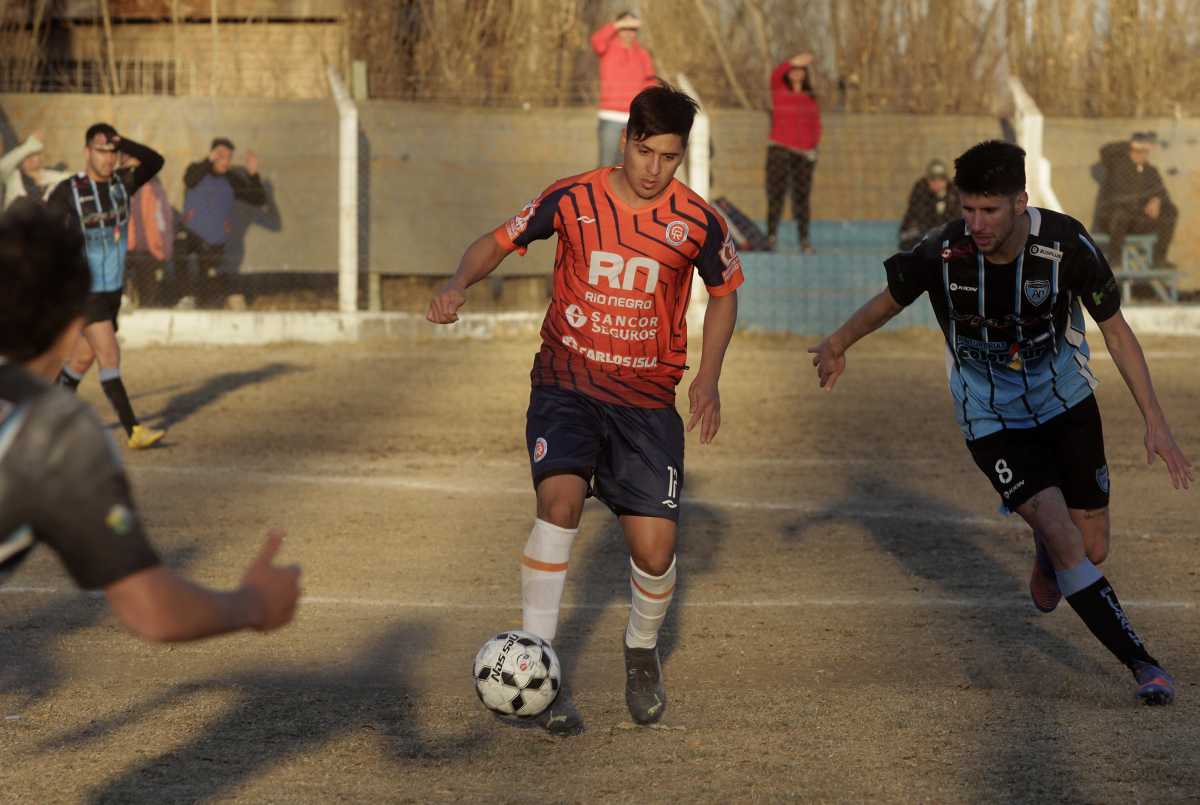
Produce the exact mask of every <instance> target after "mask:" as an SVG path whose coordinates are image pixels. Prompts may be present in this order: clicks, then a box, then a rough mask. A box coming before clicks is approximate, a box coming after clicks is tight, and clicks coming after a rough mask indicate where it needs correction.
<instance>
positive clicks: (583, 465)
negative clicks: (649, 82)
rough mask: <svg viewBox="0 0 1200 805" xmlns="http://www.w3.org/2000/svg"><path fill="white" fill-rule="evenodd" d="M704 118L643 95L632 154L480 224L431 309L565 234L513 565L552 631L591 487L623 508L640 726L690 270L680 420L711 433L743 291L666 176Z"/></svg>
mask: <svg viewBox="0 0 1200 805" xmlns="http://www.w3.org/2000/svg"><path fill="white" fill-rule="evenodd" d="M695 114H696V103H695V101H693V100H692V99H691V98H690V97H688V96H687V95H686V94H684V93H682V92H679V91H677V90H675V89H673V88H671V87H668V86H665V85H664V86H656V87H651V88H649V89H646V90H643V91H642V92H641V93H640V94H639V95H638V96H637V97H636V98H635V99H634V101H633V104H632V106H631V109H630V116H629V124H628V127H627V128H626V130H625V132H624V134H623V135H622V138H621V148H622V151H623V152H624V164H623V165H622V166H619V167H603V168H600V169H598V170H594V171H591V172H589V173H584V174H580V175H578V176H572V177H570V178H567V179H562V180H560V181H557V182H555V183H554V184H552V185H550V186H549V187H548V188H546V190H545V191H543V192H542V193H541V195H539V196H538V197H537V198H535V199H534V200H533V201H531V202H529V204H527V205H525V207H524V209H522V210H521V211H520V212H519V213H518V214H517V215H516V217H514V218H513V219H512V220H510V221H508V223H506V224H504V225H503V226H501V227H499V228H497V229H496V230H495V231H493V232H487V233H485V234H483V235H482V236H481V237H480V238H479V239H478V240H476V241H475V242H474V243H472V244H471V245H470V247H468V248H467V251H466V253H465V254H464V255H463V258H462V261H461V263H460V264H459V267H458V271H457V272H456V273H455V275H454V276H453V277H452V278H451V279H450V280H449V281H448V282H447V283H446V285H445V287H444V288H443V289H442V290H441V291H440V292H439V293H438V294H437V295H436V296H435V297H434V298H433V301H432V302H431V303H430V305H429V312H428V313H427V314H426V315H427V318H428V319H429V320H430V321H432V322H435V323H437V324H448V323H450V322H453V321H456V320H457V319H458V316H457V311H458V309H459V308H460V307H462V305H463V304H464V303H465V302H466V290H467V288H469V287H470V286H472V285H474V284H475V283H477V282H479V281H480V280H482V279H483V278H484V277H486V276H487V275H488V274H489V273H491V272H492V270H494V269H495V268H496V267H497V266H498V265H499V264H500V262H501V261H502V260H503V259H504V258H505V257H507V256H508V254H509V253H510V252H512V251H518V252H521V253H522V254H524V253H525V250H526V248H527V247H528V246H529V244H530V243H532V242H533V241H535V240H542V239H545V238H549V237H551V236H553V235H557V236H558V252H557V256H556V258H555V265H554V297H553V299H552V300H551V302H550V309H549V310H548V311H547V313H546V319H545V322H544V323H543V325H542V347H541V351H540V352H538V354H537V356H536V357H535V358H534V362H533V371H532V373H531V379H532V383H533V391H532V393H531V394H530V398H529V410H528V413H527V418H526V429H525V438H526V444H527V447H528V449H529V458H530V468H531V470H532V474H533V483H534V488H535V489H536V492H537V519H536V520H535V521H534V526H533V531H532V532H531V533H530V535H529V541H528V542H527V543H526V545H525V551H524V555H523V556H522V559H521V565H522V566H521V599H522V608H523V613H524V628H525V630H526V631H530V632H533V633H534V634H537V635H540V636H541V637H543V638H545V639H547V640H552V639H553V638H554V634H555V631H556V629H557V625H558V612H559V603H560V601H561V598H562V592H563V586H564V583H565V581H566V575H567V559H568V556H569V554H570V549H571V543H572V541H573V540H574V539H575V536H576V534H577V533H578V531H579V519H580V515H581V514H582V511H583V503H584V499H585V498H586V497H587V496H588V495H594V496H595V497H597V498H598V499H600V500H602V501H603V502H604V503H606V504H607V505H608V507H609V508H610V509H611V510H612V511H613V513H614V514H615V515H617V517H618V518H619V519H620V522H621V527H622V529H623V530H624V533H625V541H626V543H627V544H628V546H629V552H630V557H631V563H630V564H631V567H630V586H631V588H632V596H633V607H632V609H631V611H630V615H629V623H628V626H627V627H626V629H625V635H624V647H625V648H624V652H625V668H626V674H627V675H626V687H625V701H626V704H627V705H628V706H629V712H630V714H631V715H632V716H633V719H634V720H635V721H637V722H638V723H640V724H648V723H653V722H655V721H658V720H659V719H660V718H661V717H662V715H663V712H664V710H665V709H666V693H665V690H664V688H663V683H662V669H661V665H660V662H659V656H658V649H657V645H658V631H659V628H660V626H661V625H662V622H663V619H664V618H665V617H666V613H667V608H668V606H669V604H670V602H671V597H672V595H673V593H674V590H675V578H676V570H675V538H676V524H677V522H678V519H679V500H680V494H681V492H682V490H683V480H684V472H683V448H684V428H683V422H682V420H681V419H680V417H679V414H678V413H676V411H675V386H676V385H677V384H678V383H679V381H680V379H681V378H682V376H683V372H684V369H685V368H686V367H685V366H684V363H685V361H686V360H687V325H686V318H685V315H686V311H687V306H688V300H689V298H690V295H691V285H692V268H693V266H694V267H695V268H696V269H698V270H699V272H700V277H701V279H702V280H703V281H704V284H705V285H706V286H707V288H708V292H709V297H710V298H709V303H708V309H707V311H706V312H705V316H704V347H703V353H702V355H701V358H700V368H699V371H698V372H697V374H696V377H695V379H694V380H693V381H692V384H691V386H690V387H689V389H688V399H689V402H690V411H691V413H690V418H689V422H688V425H687V429H688V431H691V430H692V429H693V428H695V427H696V425H697V424H698V425H699V426H700V442H701V444H706V443H708V442H711V441H712V439H713V437H715V436H716V434H717V429H718V428H719V427H720V425H721V398H720V395H719V393H718V389H717V383H718V380H719V379H720V376H721V365H722V362H723V360H724V358H725V350H726V347H727V346H728V345H729V340H730V338H731V336H732V335H733V328H734V323H735V322H736V320H737V293H736V290H737V288H738V286H739V285H741V284H742V269H741V262H740V260H739V258H738V256H737V253H736V251H735V250H734V246H733V241H732V239H731V238H730V237H729V233H728V230H727V228H726V226H725V223H724V221H723V220H722V218H721V217H720V215H718V214H717V213H716V212H715V211H714V210H713V208H711V207H710V206H709V205H708V204H707V203H705V202H704V200H703V199H701V198H700V197H699V196H697V195H696V194H695V193H693V192H692V191H691V190H689V189H688V188H687V187H686V186H685V185H683V184H682V183H680V182H678V181H676V180H675V178H674V176H675V171H676V170H677V169H678V167H679V165H680V164H681V162H682V160H683V156H684V151H685V149H686V148H687V141H688V135H689V134H690V132H691V128H692V120H693V118H694V117H695ZM543 724H544V726H546V728H547V729H548V730H550V731H551V732H554V733H558V734H570V733H573V732H577V731H578V730H579V729H581V727H582V723H581V721H580V718H579V715H578V713H576V712H575V711H574V708H573V707H572V706H571V704H570V702H569V701H568V699H567V697H565V696H559V700H558V701H557V702H556V703H555V704H554V705H552V706H551V707H550V709H549V710H547V711H546V713H545V714H544V715H543Z"/></svg>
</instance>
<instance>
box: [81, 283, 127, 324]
mask: <svg viewBox="0 0 1200 805" xmlns="http://www.w3.org/2000/svg"><path fill="white" fill-rule="evenodd" d="M120 312H121V291H105V292H103V293H93V294H88V298H87V301H86V302H84V303H83V326H84V327H86V326H88V325H89V324H95V323H96V322H98V321H111V322H112V326H113V330H114V331H115V330H117V329H118V325H117V314H118V313H120Z"/></svg>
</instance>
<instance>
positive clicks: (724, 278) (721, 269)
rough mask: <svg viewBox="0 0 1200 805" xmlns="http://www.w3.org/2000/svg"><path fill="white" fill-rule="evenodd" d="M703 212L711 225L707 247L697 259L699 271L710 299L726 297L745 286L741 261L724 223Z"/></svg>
mask: <svg viewBox="0 0 1200 805" xmlns="http://www.w3.org/2000/svg"><path fill="white" fill-rule="evenodd" d="M704 212H705V215H706V216H707V218H708V221H707V223H706V224H705V227H704V243H703V245H702V246H701V247H700V254H698V255H697V256H696V269H697V270H698V271H699V272H700V278H701V279H703V280H704V285H705V287H707V288H708V292H709V294H710V295H712V296H725V295H727V294H731V293H733V292H734V291H736V290H737V289H738V287H739V286H740V285H741V284H742V283H743V282H745V279H746V277H745V274H743V273H742V258H741V257H739V256H738V253H737V247H736V246H734V245H733V235H732V234H731V233H730V232H729V226H728V225H727V224H726V223H725V219H723V218H722V217H721V216H719V215H717V214H716V213H715V212H713V211H712V210H707V209H706V210H705V211H704Z"/></svg>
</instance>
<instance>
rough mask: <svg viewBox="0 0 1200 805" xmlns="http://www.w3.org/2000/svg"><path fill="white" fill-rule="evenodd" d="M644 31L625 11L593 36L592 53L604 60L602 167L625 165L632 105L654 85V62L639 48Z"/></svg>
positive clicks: (601, 106)
mask: <svg viewBox="0 0 1200 805" xmlns="http://www.w3.org/2000/svg"><path fill="white" fill-rule="evenodd" d="M641 27H642V21H641V20H639V19H638V18H637V15H635V14H634V13H633V12H632V11H622V12H621V13H620V14H619V15H617V18H616V20H615V21H613V22H610V23H608V24H607V25H605V26H604V27H603V28H601V29H600V30H598V31H596V33H594V34H592V50H594V51H595V52H596V55H597V56H598V57H599V58H600V124H599V129H598V134H597V137H598V139H599V142H600V157H599V164H600V165H616V164H618V163H619V162H620V161H621V132H622V131H624V130H625V124H626V123H628V122H629V104H630V103H632V102H633V99H634V98H635V97H636V96H637V94H638V93H639V92H641V91H642V90H644V89H645V88H646V87H650V86H653V85H654V80H655V78H654V60H653V59H652V58H651V57H650V53H649V51H647V50H646V49H645V48H643V47H642V46H641V45H640V44H638V29H639V28H641Z"/></svg>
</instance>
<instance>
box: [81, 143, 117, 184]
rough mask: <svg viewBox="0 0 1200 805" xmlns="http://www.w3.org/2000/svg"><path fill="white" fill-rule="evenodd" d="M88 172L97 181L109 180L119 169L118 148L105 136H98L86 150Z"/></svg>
mask: <svg viewBox="0 0 1200 805" xmlns="http://www.w3.org/2000/svg"><path fill="white" fill-rule="evenodd" d="M84 151H85V154H86V156H87V165H88V172H89V173H91V174H92V175H93V176H95V177H96V178H97V179H109V178H111V177H112V175H113V171H115V170H116V169H117V147H116V146H115V145H114V144H112V143H110V142H109V141H108V137H107V136H106V135H104V134H97V135H96V136H95V137H93V138H92V141H91V142H90V143H88V144H87V148H85V149H84Z"/></svg>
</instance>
